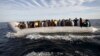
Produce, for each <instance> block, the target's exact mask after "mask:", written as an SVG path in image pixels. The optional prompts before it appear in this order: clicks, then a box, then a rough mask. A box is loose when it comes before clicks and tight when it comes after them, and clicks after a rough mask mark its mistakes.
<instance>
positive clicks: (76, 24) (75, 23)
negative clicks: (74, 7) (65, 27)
mask: <svg viewBox="0 0 100 56" xmlns="http://www.w3.org/2000/svg"><path fill="white" fill-rule="evenodd" d="M73 22H74V26H78V19H77V18H75V19H74V20H73Z"/></svg>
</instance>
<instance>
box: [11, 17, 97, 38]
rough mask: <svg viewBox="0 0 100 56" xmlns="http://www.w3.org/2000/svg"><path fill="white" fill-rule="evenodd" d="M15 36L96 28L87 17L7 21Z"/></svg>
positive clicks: (78, 31)
mask: <svg viewBox="0 0 100 56" xmlns="http://www.w3.org/2000/svg"><path fill="white" fill-rule="evenodd" d="M9 26H10V27H11V28H12V30H13V32H10V34H11V35H13V36H15V37H21V36H26V35H28V34H32V33H94V32H95V31H97V29H96V28H94V27H92V26H91V23H90V21H89V20H88V19H82V18H80V19H77V18H75V19H73V20H71V19H70V18H69V19H62V20H41V21H40V20H37V21H27V22H26V21H25V22H24V21H16V22H9Z"/></svg>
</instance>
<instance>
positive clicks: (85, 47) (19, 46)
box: [0, 19, 100, 56]
mask: <svg viewBox="0 0 100 56" xmlns="http://www.w3.org/2000/svg"><path fill="white" fill-rule="evenodd" d="M99 21H100V20H99V19H95V20H91V23H92V26H94V27H96V28H98V31H97V32H95V33H94V34H67V33H66V34H63V33H62V34H29V35H27V36H25V37H20V38H16V37H15V38H13V37H9V38H8V37H6V34H7V32H12V30H11V28H10V27H9V26H8V23H7V22H1V23H0V56H100V22H99Z"/></svg>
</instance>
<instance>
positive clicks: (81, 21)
mask: <svg viewBox="0 0 100 56" xmlns="http://www.w3.org/2000/svg"><path fill="white" fill-rule="evenodd" d="M82 26H83V20H82V18H80V27H82Z"/></svg>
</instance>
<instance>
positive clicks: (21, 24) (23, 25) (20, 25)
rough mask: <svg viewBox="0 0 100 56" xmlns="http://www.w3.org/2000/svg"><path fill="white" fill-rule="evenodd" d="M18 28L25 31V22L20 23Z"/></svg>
mask: <svg viewBox="0 0 100 56" xmlns="http://www.w3.org/2000/svg"><path fill="white" fill-rule="evenodd" d="M18 27H19V28H20V29H24V28H26V25H25V23H24V22H19V24H18Z"/></svg>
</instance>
